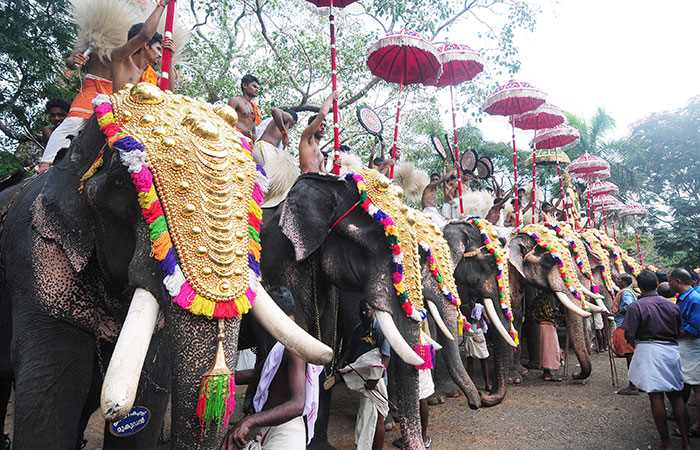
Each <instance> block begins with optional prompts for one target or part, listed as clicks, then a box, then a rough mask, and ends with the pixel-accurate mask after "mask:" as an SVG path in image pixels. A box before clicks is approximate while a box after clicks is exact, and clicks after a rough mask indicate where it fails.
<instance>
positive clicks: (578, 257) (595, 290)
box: [544, 223, 600, 294]
mask: <svg viewBox="0 0 700 450" xmlns="http://www.w3.org/2000/svg"><path fill="white" fill-rule="evenodd" d="M544 226H545V227H549V228H551V229H553V230H554V231H555V232H556V233H557V236H558V237H559V238H561V239H563V240H565V241H566V242H568V243H569V245H570V246H571V250H572V251H573V252H574V261H576V265H577V266H578V268H579V270H580V271H581V273H582V274H583V276H585V277H586V278H587V279H588V281H590V282H591V287H592V290H593V293H594V294H599V293H600V288H599V287H598V285H597V284H596V283H595V281H593V274H591V272H589V271H588V270H586V269H585V267H584V265H583V260H581V252H580V251H579V248H578V245H576V241H575V240H574V239H573V238H572V237H569V236H567V235H566V234H564V230H562V229H561V227H560V226H559V225H557V224H556V223H545V224H544Z"/></svg>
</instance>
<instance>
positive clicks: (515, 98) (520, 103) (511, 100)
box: [481, 80, 547, 227]
mask: <svg viewBox="0 0 700 450" xmlns="http://www.w3.org/2000/svg"><path fill="white" fill-rule="evenodd" d="M546 96H547V94H545V93H544V92H543V91H541V90H540V89H538V88H536V87H535V86H533V85H531V84H530V83H526V82H519V81H514V80H511V81H509V82H508V83H506V84H504V85H503V86H499V87H497V88H496V90H494V91H493V92H492V93H491V95H489V96H488V97H487V98H486V101H485V102H484V104H483V105H482V106H481V109H482V110H483V111H484V112H485V113H487V114H490V115H492V116H510V123H511V128H512V130H513V186H515V188H516V189H517V186H518V155H517V153H516V148H515V116H518V115H521V114H524V113H526V112H529V111H533V110H535V109H537V108H538V107H539V106H540V105H542V104H543V103H544V101H545V97H546ZM515 226H516V227H519V226H520V204H519V201H518V196H517V195H516V196H515Z"/></svg>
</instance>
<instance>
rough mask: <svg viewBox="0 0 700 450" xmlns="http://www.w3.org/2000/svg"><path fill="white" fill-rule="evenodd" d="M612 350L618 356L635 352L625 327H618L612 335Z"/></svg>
mask: <svg viewBox="0 0 700 450" xmlns="http://www.w3.org/2000/svg"><path fill="white" fill-rule="evenodd" d="M612 351H613V353H615V354H616V355H617V356H625V355H628V354H630V353H634V347H632V346H631V345H630V344H629V343H627V339H625V330H624V328H616V329H615V331H613V336H612Z"/></svg>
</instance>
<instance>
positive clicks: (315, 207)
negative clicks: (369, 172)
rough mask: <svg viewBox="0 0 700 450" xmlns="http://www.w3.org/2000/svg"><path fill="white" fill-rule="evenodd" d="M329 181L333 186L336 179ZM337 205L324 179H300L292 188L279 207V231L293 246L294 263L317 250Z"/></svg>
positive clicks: (318, 177) (323, 239)
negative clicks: (280, 211) (332, 181)
mask: <svg viewBox="0 0 700 450" xmlns="http://www.w3.org/2000/svg"><path fill="white" fill-rule="evenodd" d="M324 178H325V179H324ZM333 180H334V181H336V182H337V178H333ZM337 205H338V199H337V197H336V193H335V189H332V186H331V184H330V183H329V179H328V178H326V177H325V176H322V175H302V176H301V177H300V178H299V179H298V180H297V182H296V183H295V184H294V186H293V187H292V189H291V190H290V191H289V194H288V195H287V199H286V200H285V202H284V206H283V207H282V213H281V215H280V227H281V229H282V233H283V234H284V235H285V236H286V237H287V239H289V240H290V241H291V243H292V245H293V246H294V254H295V256H296V260H297V261H303V260H304V259H306V258H308V257H309V255H311V254H312V253H313V252H315V251H316V250H318V249H319V248H320V247H321V245H322V244H323V242H324V241H325V240H326V238H327V237H328V233H329V232H330V228H331V220H332V218H333V217H334V216H335V210H336V207H337Z"/></svg>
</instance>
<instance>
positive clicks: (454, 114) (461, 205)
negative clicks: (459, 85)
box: [450, 77, 464, 215]
mask: <svg viewBox="0 0 700 450" xmlns="http://www.w3.org/2000/svg"><path fill="white" fill-rule="evenodd" d="M453 79H454V77H453ZM450 100H451V101H452V133H453V134H454V141H455V161H457V186H458V189H459V213H460V214H461V215H464V202H463V200H462V174H461V173H460V172H461V170H460V167H459V144H458V143H457V110H456V109H455V94H454V86H452V85H450Z"/></svg>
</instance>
